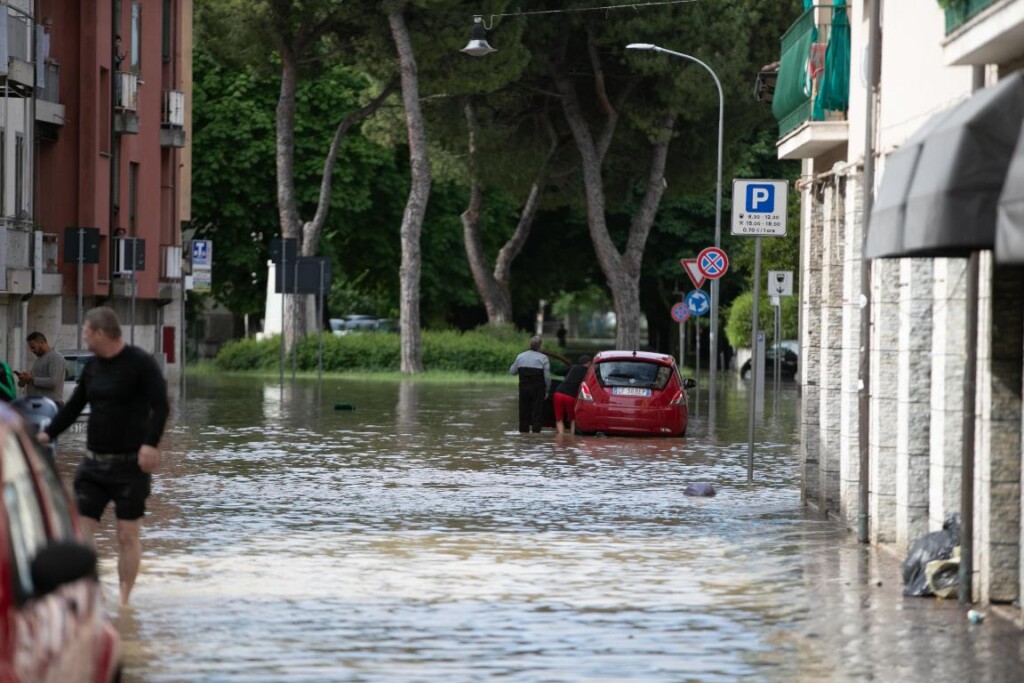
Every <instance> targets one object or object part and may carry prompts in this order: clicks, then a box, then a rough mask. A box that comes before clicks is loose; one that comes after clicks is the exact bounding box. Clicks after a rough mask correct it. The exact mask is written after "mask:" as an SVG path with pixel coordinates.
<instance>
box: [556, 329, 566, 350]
mask: <svg viewBox="0 0 1024 683" xmlns="http://www.w3.org/2000/svg"><path fill="white" fill-rule="evenodd" d="M555 336H556V337H558V347H559V348H561V349H564V348H565V339H566V337H568V336H569V330H567V329H565V324H564V323H563V324H560V325H559V326H558V332H555Z"/></svg>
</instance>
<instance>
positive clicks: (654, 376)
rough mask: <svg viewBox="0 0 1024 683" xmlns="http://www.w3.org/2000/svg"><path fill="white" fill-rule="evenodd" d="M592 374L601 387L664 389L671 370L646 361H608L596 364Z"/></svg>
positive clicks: (665, 366)
mask: <svg viewBox="0 0 1024 683" xmlns="http://www.w3.org/2000/svg"><path fill="white" fill-rule="evenodd" d="M594 372H595V373H596V374H597V379H598V381H599V382H600V383H601V386H603V387H644V388H647V389H664V388H665V385H667V384H668V380H669V378H670V377H671V376H672V368H670V367H669V366H667V365H661V364H660V363H649V362H646V361H635V360H628V361H621V360H610V361H604V362H603V363H598V364H597V366H596V368H595V370H594Z"/></svg>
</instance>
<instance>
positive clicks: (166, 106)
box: [160, 90, 185, 147]
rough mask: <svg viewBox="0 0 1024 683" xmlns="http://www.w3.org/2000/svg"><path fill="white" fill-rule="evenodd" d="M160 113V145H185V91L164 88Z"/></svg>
mask: <svg viewBox="0 0 1024 683" xmlns="http://www.w3.org/2000/svg"><path fill="white" fill-rule="evenodd" d="M162 101H163V105H162V107H161V112H162V113H161V115H160V146H161V147H184V146H185V93H183V92H181V91H180V90H164V92H163V100H162Z"/></svg>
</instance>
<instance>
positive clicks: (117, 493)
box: [39, 307, 169, 605]
mask: <svg viewBox="0 0 1024 683" xmlns="http://www.w3.org/2000/svg"><path fill="white" fill-rule="evenodd" d="M82 337H83V338H84V339H85V342H86V345H87V347H88V348H89V350H90V351H92V352H93V353H94V354H96V356H95V357H94V358H92V359H90V360H89V362H88V364H87V365H86V366H85V369H83V370H82V377H81V379H79V381H78V385H77V386H76V387H75V391H74V393H73V394H72V395H71V398H70V399H68V402H67V404H66V405H65V406H64V407H63V408H62V409H61V410H60V412H59V413H57V415H56V416H55V417H54V418H53V422H51V423H50V425H49V426H48V427H47V428H46V431H45V432H44V433H42V434H40V435H39V440H40V441H42V442H44V443H47V442H49V441H51V440H52V439H55V438H57V436H58V435H59V434H60V433H61V432H63V431H64V430H65V429H67V428H68V427H70V426H71V425H72V424H73V423H74V421H75V418H77V417H78V415H79V414H80V413H81V412H82V409H83V408H85V405H86V404H87V403H88V404H89V405H90V413H89V423H88V429H87V434H86V448H87V450H86V452H85V458H83V459H82V462H81V464H80V465H79V466H78V471H77V472H76V473H75V499H76V501H77V503H78V511H79V512H80V513H81V515H82V521H83V523H84V525H85V528H86V529H87V530H88V531H89V532H90V533H95V532H96V528H97V527H98V526H99V522H100V518H101V517H102V515H103V510H104V509H105V508H106V507H107V505H108V504H109V503H110V501H113V502H114V514H115V515H116V516H117V544H118V553H119V557H118V562H117V570H118V578H119V579H120V587H121V604H122V605H127V604H128V596H129V595H130V594H131V591H132V587H133V586H134V585H135V577H136V576H137V575H138V573H139V560H140V559H141V557H142V543H141V542H140V540H139V526H140V522H141V520H142V517H143V516H144V515H145V514H146V498H148V497H149V492H150V485H151V481H152V474H153V472H154V471H156V469H157V467H159V465H160V451H158V450H157V445H158V444H159V443H160V437H161V436H162V435H163V432H164V425H165V424H166V422H167V414H168V412H169V406H168V402H167V382H166V381H165V380H164V376H163V373H162V372H161V371H160V367H159V366H158V365H157V364H156V361H155V360H153V357H152V356H151V355H150V354H149V353H147V352H146V351H143V350H142V349H140V348H138V347H137V346H130V345H128V344H126V343H125V341H124V339H123V338H122V337H121V325H120V323H118V321H117V316H116V315H115V314H114V311H112V310H111V309H109V308H106V307H100V308H94V309H92V310H91V311H89V312H88V313H86V315H85V324H84V325H83V326H82Z"/></svg>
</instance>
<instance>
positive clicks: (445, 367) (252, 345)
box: [214, 330, 529, 373]
mask: <svg viewBox="0 0 1024 683" xmlns="http://www.w3.org/2000/svg"><path fill="white" fill-rule="evenodd" d="M515 336H516V337H518V339H515V338H512V337H513V336H512V335H510V334H507V333H499V334H495V333H494V332H483V331H477V330H474V331H471V332H457V331H441V332H435V331H425V332H423V334H422V336H421V339H420V341H421V344H422V349H423V367H424V369H425V370H442V371H462V372H474V373H505V372H508V366H509V365H511V364H512V361H513V360H514V359H515V357H516V355H517V354H519V353H520V352H522V351H524V350H525V349H526V348H527V346H528V341H529V337H527V336H525V335H523V334H522V333H517V334H516V335H515ZM318 345H319V338H318V337H317V336H316V335H312V336H309V337H306V338H305V339H303V340H301V341H300V342H299V346H298V349H297V361H298V367H299V369H300V370H316V369H317V351H318ZM280 353H281V342H280V337H279V336H274V337H271V338H269V339H264V340H261V341H256V340H255V339H239V340H235V341H230V342H228V343H227V344H225V345H224V346H223V347H222V348H221V350H220V353H218V354H217V357H216V359H214V363H215V364H216V366H217V367H218V368H219V369H221V370H229V371H244V370H276V369H277V365H278V359H279V358H280ZM323 363H324V364H323V368H324V371H325V372H351V371H362V372H365V371H381V372H398V371H399V370H400V369H401V362H400V347H399V335H397V334H391V333H384V332H353V333H351V334H346V335H343V336H338V335H332V334H324V335H323Z"/></svg>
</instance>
